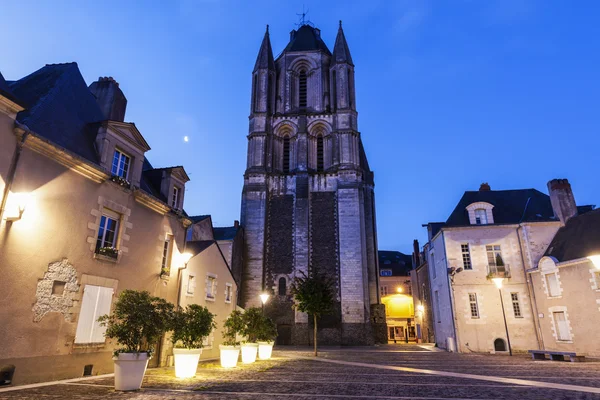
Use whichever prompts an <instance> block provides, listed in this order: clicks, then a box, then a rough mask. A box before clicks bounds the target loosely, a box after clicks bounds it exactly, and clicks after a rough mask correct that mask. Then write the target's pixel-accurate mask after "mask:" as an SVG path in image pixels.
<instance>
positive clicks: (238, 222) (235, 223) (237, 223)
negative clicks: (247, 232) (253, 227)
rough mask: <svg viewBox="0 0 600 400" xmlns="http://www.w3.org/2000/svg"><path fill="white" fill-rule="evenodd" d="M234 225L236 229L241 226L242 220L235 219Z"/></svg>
mask: <svg viewBox="0 0 600 400" xmlns="http://www.w3.org/2000/svg"><path fill="white" fill-rule="evenodd" d="M233 227H234V228H235V229H237V228H239V227H240V221H238V220H237V219H236V220H234V221H233Z"/></svg>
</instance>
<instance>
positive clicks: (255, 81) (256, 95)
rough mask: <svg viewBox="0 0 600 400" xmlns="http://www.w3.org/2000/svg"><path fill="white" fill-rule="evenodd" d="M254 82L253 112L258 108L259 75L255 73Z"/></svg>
mask: <svg viewBox="0 0 600 400" xmlns="http://www.w3.org/2000/svg"><path fill="white" fill-rule="evenodd" d="M253 83H254V84H253V85H252V112H256V110H257V108H258V77H257V76H256V75H254V82H253Z"/></svg>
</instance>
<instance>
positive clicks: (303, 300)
mask: <svg viewBox="0 0 600 400" xmlns="http://www.w3.org/2000/svg"><path fill="white" fill-rule="evenodd" d="M300 274H301V276H297V277H295V278H294V283H293V284H292V290H291V292H292V295H293V296H294V308H295V309H296V310H298V311H300V312H303V313H307V314H309V315H312V316H313V321H314V332H313V335H314V346H315V357H316V356H317V318H319V317H320V316H322V315H324V314H328V313H330V312H331V311H332V310H333V304H334V300H335V295H334V290H333V287H334V284H333V280H332V279H331V278H329V277H327V276H326V275H324V274H319V273H317V272H315V271H314V270H312V269H310V270H309V272H308V275H307V274H305V273H304V272H302V271H301V272H300Z"/></svg>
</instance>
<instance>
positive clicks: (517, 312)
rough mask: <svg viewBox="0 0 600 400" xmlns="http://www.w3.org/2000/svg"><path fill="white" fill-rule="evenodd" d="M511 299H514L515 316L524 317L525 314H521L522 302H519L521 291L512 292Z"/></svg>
mask: <svg viewBox="0 0 600 400" xmlns="http://www.w3.org/2000/svg"><path fill="white" fill-rule="evenodd" d="M510 299H511V300H512V306H513V312H514V314H515V318H523V315H522V314H521V303H519V293H511V294H510Z"/></svg>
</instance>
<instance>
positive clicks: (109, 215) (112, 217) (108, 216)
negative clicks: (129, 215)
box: [96, 208, 121, 252]
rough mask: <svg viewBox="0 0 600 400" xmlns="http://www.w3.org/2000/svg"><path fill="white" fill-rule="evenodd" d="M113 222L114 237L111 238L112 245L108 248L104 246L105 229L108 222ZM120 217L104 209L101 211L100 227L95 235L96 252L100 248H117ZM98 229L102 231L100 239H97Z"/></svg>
mask: <svg viewBox="0 0 600 400" xmlns="http://www.w3.org/2000/svg"><path fill="white" fill-rule="evenodd" d="M103 218H104V226H102V219H103ZM109 220H113V221H115V232H114V233H115V236H114V238H113V243H111V245H110V246H107V245H106V244H107V243H106V227H107V225H108V221H109ZM120 222H121V216H120V215H119V214H117V213H116V212H114V211H111V210H108V209H106V208H105V209H104V210H102V215H101V216H100V225H99V226H98V232H97V234H96V252H98V250H99V249H100V248H102V247H113V248H115V249H117V248H118V243H119V228H120V225H121V224H120ZM100 229H102V238H99V237H98V236H99V235H100ZM98 240H100V244H98Z"/></svg>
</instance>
